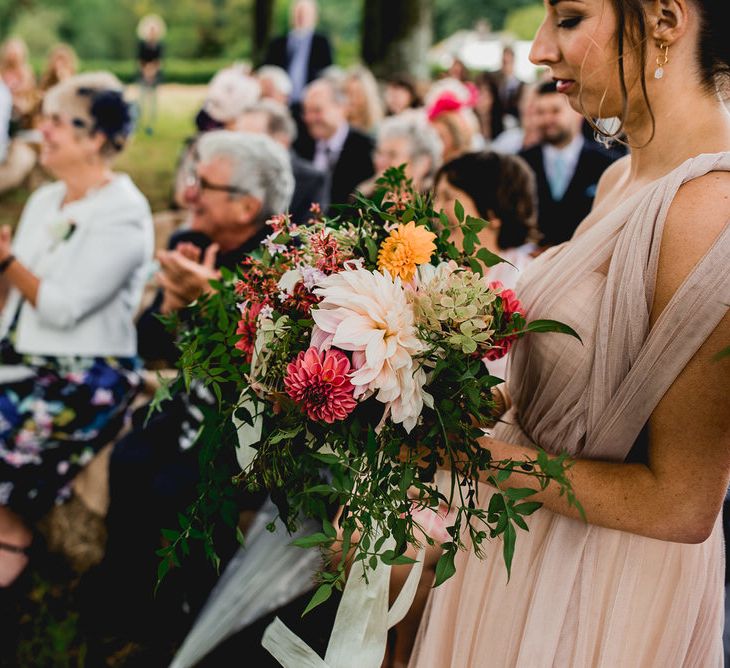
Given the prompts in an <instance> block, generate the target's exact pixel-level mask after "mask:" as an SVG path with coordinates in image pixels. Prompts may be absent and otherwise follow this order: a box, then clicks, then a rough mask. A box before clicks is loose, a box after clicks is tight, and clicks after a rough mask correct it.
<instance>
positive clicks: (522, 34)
mask: <svg viewBox="0 0 730 668" xmlns="http://www.w3.org/2000/svg"><path fill="white" fill-rule="evenodd" d="M422 1H429V0H422ZM430 1H431V2H433V34H434V40H435V41H439V40H441V39H443V38H445V37H447V36H449V35H451V34H453V33H454V32H456V31H457V30H462V29H472V28H473V27H474V26H475V25H476V24H477V23H478V22H484V21H486V22H487V23H488V24H489V25H490V26H491V27H492V29H494V30H496V31H499V30H503V29H505V28H507V29H509V30H510V31H511V32H512V34H514V36H515V37H519V38H522V39H529V38H531V37H532V35H534V30H535V28H536V26H537V25H539V21H540V19H541V17H542V15H543V10H542V8H541V7H542V3H539V2H536V0H430ZM365 2H367V0H365ZM272 4H273V21H272V24H273V25H272V32H273V33H274V34H277V33H281V32H284V31H285V30H286V28H287V24H288V18H289V2H288V1H287V0H272ZM319 4H320V27H321V29H322V30H323V31H324V32H326V33H328V34H329V36H330V37H331V39H332V41H333V43H334V47H335V52H336V58H337V62H338V63H339V64H340V65H349V64H352V63H353V62H356V61H357V60H358V59H359V54H360V51H361V45H360V39H361V36H360V26H361V23H362V5H361V4H360V3H356V2H349V3H343V2H342V0H320V2H319ZM150 12H155V13H157V14H160V15H161V16H162V17H163V18H164V19H165V21H166V22H167V25H168V33H167V37H166V39H165V48H166V55H167V59H166V61H167V62H166V64H165V70H166V77H167V80H168V81H176V82H179V83H202V82H205V81H207V80H208V79H209V78H210V74H211V73H212V72H215V70H216V69H217V68H218V67H219V66H220V63H222V62H223V63H225V62H230V61H231V60H235V59H241V60H246V59H249V58H250V57H251V52H252V44H253V28H252V26H253V15H254V0H114V1H113V2H110V1H109V0H0V39H2V38H5V37H7V36H9V35H13V34H16V35H20V36H21V37H23V38H24V39H25V40H26V41H27V43H28V46H29V48H30V52H31V53H32V54H33V58H34V64H35V65H36V66H37V67H40V66H41V63H42V61H43V59H44V57H45V54H46V53H47V52H48V51H49V49H50V48H51V46H53V44H55V43H57V42H61V41H63V42H68V43H70V44H71V45H72V46H73V47H74V48H75V49H76V51H77V53H78V54H79V56H80V58H81V60H82V64H83V67H84V69H90V68H91V67H99V66H103V67H106V68H111V69H113V70H114V71H115V72H116V73H117V74H119V75H120V76H121V77H122V78H123V79H125V80H130V79H131V78H133V76H134V72H135V66H134V63H133V61H134V58H135V52H136V34H135V30H136V25H137V22H138V21H139V19H140V17H142V16H144V15H145V14H147V13H150Z"/></svg>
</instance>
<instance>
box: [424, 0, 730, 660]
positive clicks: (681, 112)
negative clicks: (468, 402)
mask: <svg viewBox="0 0 730 668" xmlns="http://www.w3.org/2000/svg"><path fill="white" fill-rule="evenodd" d="M545 4H546V9H547V15H546V19H545V21H544V23H543V25H542V26H541V28H540V30H539V32H538V34H537V36H536V39H535V43H534V45H533V47H532V55H531V57H532V60H533V61H534V62H535V63H538V64H540V65H546V66H549V67H550V68H551V70H552V75H553V77H554V78H555V79H556V80H557V82H558V88H559V90H560V91H561V92H563V93H565V94H566V95H567V96H568V98H569V100H570V102H571V104H572V105H573V107H574V108H575V109H577V110H581V111H583V112H584V113H585V114H586V115H587V116H589V117H592V118H596V117H618V118H620V119H621V120H622V121H623V130H624V131H625V132H626V135H627V137H628V140H629V143H630V145H631V147H632V152H631V156H630V157H628V158H625V159H623V160H621V161H619V162H617V163H615V165H613V166H612V167H611V168H609V170H608V171H607V172H606V174H605V175H604V177H603V179H602V181H601V183H600V186H599V192H598V195H597V198H596V202H595V205H594V209H593V211H592V213H591V214H590V215H589V216H588V218H587V219H586V220H585V221H584V222H583V223H582V224H581V226H580V227H579V229H578V230H577V232H576V235H575V236H574V238H573V239H572V240H571V241H570V242H568V243H566V244H563V245H562V246H558V247H555V248H553V249H551V250H549V251H547V252H546V253H544V254H543V255H542V256H540V257H539V258H538V259H537V260H535V262H533V263H532V264H531V265H530V267H529V268H528V269H527V270H526V272H525V275H524V276H523V277H522V279H521V281H520V285H519V289H518V291H519V295H520V298H521V299H522V300H523V302H524V304H525V306H526V308H527V312H528V314H529V317H530V319H535V318H554V319H557V320H561V321H563V322H565V323H567V324H569V325H571V326H572V327H574V328H575V329H576V330H577V331H578V332H579V333H580V335H581V337H582V339H583V343H582V344H581V343H579V342H578V341H576V340H574V339H572V338H570V337H566V336H561V335H557V334H545V335H539V336H531V335H528V336H527V337H525V338H524V339H522V340H521V341H520V342H519V343H518V344H517V345H516V346H515V347H514V348H513V352H512V360H511V367H510V371H509V381H508V386H509V390H510V394H511V397H512V401H513V407H512V409H511V410H510V411H509V412H508V413H507V415H506V419H505V423H504V424H500V425H499V426H498V427H497V429H496V430H495V434H494V437H493V438H491V439H487V438H485V442H484V445H485V447H487V448H489V450H490V451H491V452H492V456H493V457H494V458H495V459H503V458H507V457H513V458H520V457H523V456H525V457H530V456H533V455H534V448H535V447H537V446H539V447H542V448H544V449H545V450H547V451H548V452H549V453H556V452H559V451H563V450H566V451H568V452H569V453H570V454H572V455H573V456H574V457H575V459H576V463H575V465H574V467H573V468H572V469H571V473H570V477H571V479H572V483H573V487H574V490H575V493H576V495H577V497H578V499H579V500H580V501H581V503H582V505H583V508H584V509H585V514H586V517H587V520H588V521H587V523H586V522H584V521H583V520H582V519H581V518H580V516H579V515H578V513H577V512H576V510H575V509H574V508H572V507H569V506H568V504H567V503H566V502H565V500H564V499H563V498H562V497H559V496H558V495H557V493H556V492H555V490H554V489H553V488H552V487H549V488H548V489H547V490H546V491H545V492H541V493H539V494H538V495H537V496H536V497H535V498H537V499H538V500H540V501H542V502H543V504H544V507H543V508H542V509H541V510H539V511H537V513H535V514H534V515H533V516H532V517H531V518H530V522H529V524H530V531H529V533H521V534H520V536H519V537H518V540H517V548H516V553H515V557H514V563H513V567H512V577H511V580H510V582H509V583H508V582H507V577H506V573H505V569H504V565H503V563H502V560H501V550H502V546H501V544H500V543H499V542H497V541H495V542H493V543H490V544H489V545H488V546H487V549H486V555H485V556H486V558H485V559H484V560H480V559H478V558H476V557H475V556H474V555H472V554H467V553H464V554H462V555H461V556H460V558H459V559H457V573H456V575H455V576H454V578H453V579H452V580H450V581H449V582H447V583H446V584H445V585H444V586H442V587H439V588H438V589H436V590H434V592H433V594H432V596H431V599H430V602H429V605H428V608H427V611H426V613H425V615H424V619H423V622H422V624H421V628H420V631H419V638H418V640H417V644H416V648H415V650H414V653H413V655H412V657H411V665H412V666H417V667H418V668H422V667H425V668H428V667H431V666H434V667H439V668H442V667H446V666H452V667H457V666H464V667H466V666H470V667H471V666H495V667H499V668H506V667H510V666H518V667H519V668H531V667H548V666H560V667H564V666H572V667H575V668H583V667H585V666H599V667H605V668H614V667H618V666H621V667H624V666H626V667H633V666H641V667H642V668H646V667H653V666H657V667H658V666H661V667H669V666H671V667H675V666H677V667H678V666H697V667H700V666H701V667H702V668H705V667H708V666H716V667H718V666H721V665H722V644H721V640H722V626H723V598H724V597H723V578H724V556H723V540H722V529H721V522H720V518H719V514H720V508H721V505H722V501H723V497H724V495H725V490H726V489H727V486H728V480H729V478H730V410H728V409H729V408H730V406H729V405H728V397H729V396H730V374H729V373H728V366H727V365H728V361H727V358H726V359H725V360H717V359H715V356H716V353H718V352H719V351H721V350H723V349H724V348H726V347H727V346H728V343H729V342H730V318H728V315H727V311H728V306H727V305H728V304H730V261H729V258H730V224H728V221H730V116H728V113H727V111H726V110H725V109H724V106H723V104H722V102H721V100H720V96H719V95H718V93H717V86H718V84H724V83H726V78H727V74H728V71H729V70H730V40H727V39H726V36H725V32H726V30H727V25H728V23H727V13H728V5H727V2H726V0H714V1H700V0H656V1H648V0H580V1H578V0H570V1H568V0H546V3H545ZM485 477H486V474H485ZM507 485H509V486H513V487H526V486H533V483H532V480H531V479H529V478H521V477H520V476H519V475H516V476H514V477H513V478H512V479H510V480H509V481H508V483H507ZM485 492H486V490H485ZM483 498H484V499H486V498H488V495H487V494H486V493H485V494H484V496H483Z"/></svg>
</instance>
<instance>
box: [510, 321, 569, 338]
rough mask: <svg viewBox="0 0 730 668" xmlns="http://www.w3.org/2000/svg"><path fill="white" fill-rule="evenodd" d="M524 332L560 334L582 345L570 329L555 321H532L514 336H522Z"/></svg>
mask: <svg viewBox="0 0 730 668" xmlns="http://www.w3.org/2000/svg"><path fill="white" fill-rule="evenodd" d="M524 332H539V333H544V332H558V333H560V334H569V335H570V336H573V337H575V338H576V339H578V341H580V342H581V343H583V340H582V339H581V338H580V336H579V335H578V333H577V332H576V331H575V330H574V329H573V328H572V327H569V326H568V325H565V324H563V323H562V322H558V321H557V320H533V321H532V322H531V323H530V324H529V325H527V327H525V329H524V330H522V332H516V334H522V333H524Z"/></svg>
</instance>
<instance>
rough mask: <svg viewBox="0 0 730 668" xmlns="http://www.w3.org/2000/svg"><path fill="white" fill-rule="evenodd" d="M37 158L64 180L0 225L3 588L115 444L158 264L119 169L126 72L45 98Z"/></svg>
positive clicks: (147, 226) (147, 222) (126, 119)
mask: <svg viewBox="0 0 730 668" xmlns="http://www.w3.org/2000/svg"><path fill="white" fill-rule="evenodd" d="M40 129H41V131H42V133H43V145H42V150H41V163H42V164H43V166H44V167H45V169H46V170H48V171H49V172H50V173H51V174H53V175H54V176H55V177H56V178H57V179H58V180H57V181H56V182H54V183H51V184H49V185H45V186H43V187H41V188H40V189H38V190H37V191H36V192H35V193H34V194H33V195H32V196H31V197H30V199H29V200H28V203H27V204H26V207H25V209H24V211H23V214H22V216H21V219H20V223H19V225H18V230H17V233H16V235H15V238H14V239H13V240H12V243H11V233H10V228H9V226H5V227H4V228H2V231H0V275H1V276H2V278H1V279H0V280H1V282H2V287H3V288H4V289H5V290H6V291H7V298H6V300H5V306H4V309H3V312H2V318H1V319H0V332H1V333H2V340H1V342H0V365H1V368H2V376H1V377H0V481H2V482H0V587H7V586H9V585H10V584H11V583H12V582H13V581H14V580H15V579H16V578H17V577H18V576H19V575H20V573H21V572H22V571H23V569H24V568H25V566H26V564H27V562H28V549H29V547H30V543H31V540H32V532H31V526H32V523H33V522H34V521H35V520H37V519H38V518H39V517H40V516H41V515H42V514H44V513H45V512H46V511H48V510H49V509H50V508H51V506H52V505H53V504H54V503H60V502H62V501H63V500H65V499H66V498H67V497H68V495H69V493H70V483H71V482H72V480H73V478H74V476H75V475H76V474H77V473H78V472H79V471H80V470H81V468H82V467H83V466H84V465H86V464H87V463H88V462H89V461H90V460H91V459H92V458H93V457H94V455H95V453H96V452H97V451H98V450H99V449H100V448H101V447H102V446H103V445H105V444H106V443H108V442H109V440H110V439H112V438H113V437H114V436H115V435H116V433H117V432H118V430H119V428H120V427H121V425H122V420H123V417H124V413H125V410H126V408H127V406H128V404H129V401H130V400H131V399H132V397H133V396H134V394H135V392H136V390H137V388H138V386H139V383H140V380H139V375H138V369H139V363H138V360H137V340H136V331H135V326H134V315H135V311H136V309H137V304H138V302H139V298H140V296H141V294H142V288H143V286H144V283H145V281H146V279H147V273H148V271H149V264H150V261H151V259H152V257H151V256H152V243H153V242H152V237H153V233H152V217H151V215H150V210H149V206H148V204H147V200H146V199H145V198H144V196H143V195H142V194H141V193H140V191H139V190H138V189H137V188H136V187H135V185H134V184H133V183H132V181H131V180H130V178H129V177H128V176H126V175H125V174H119V173H115V172H113V171H112V162H113V160H114V158H115V157H116V156H117V155H118V154H119V153H120V151H122V149H123V148H124V145H125V143H126V140H127V137H128V136H129V134H130V132H131V130H132V120H131V114H130V106H129V104H128V103H127V102H126V101H125V100H124V98H123V97H122V88H121V85H120V83H119V81H118V80H117V79H116V78H115V77H114V76H113V75H111V74H108V73H104V72H97V73H89V74H84V75H79V76H75V77H71V78H69V79H67V80H66V81H64V82H63V83H60V84H58V85H57V86H55V87H54V88H52V89H51V90H49V91H48V93H47V95H46V97H45V100H44V103H43V117H42V121H41V126H40Z"/></svg>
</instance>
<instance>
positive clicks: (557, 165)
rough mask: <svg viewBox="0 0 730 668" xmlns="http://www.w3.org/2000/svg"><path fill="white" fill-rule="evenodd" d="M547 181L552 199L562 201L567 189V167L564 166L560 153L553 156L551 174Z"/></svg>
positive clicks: (563, 158) (563, 159)
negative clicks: (548, 181)
mask: <svg viewBox="0 0 730 668" xmlns="http://www.w3.org/2000/svg"><path fill="white" fill-rule="evenodd" d="M549 180H550V192H551V194H552V196H553V199H554V200H555V201H556V202H559V201H560V200H561V199H563V195H565V191H566V190H567V189H568V166H567V165H566V164H565V157H564V156H563V154H562V153H558V154H556V156H555V161H554V162H553V169H552V174H551V175H550V179H549Z"/></svg>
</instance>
